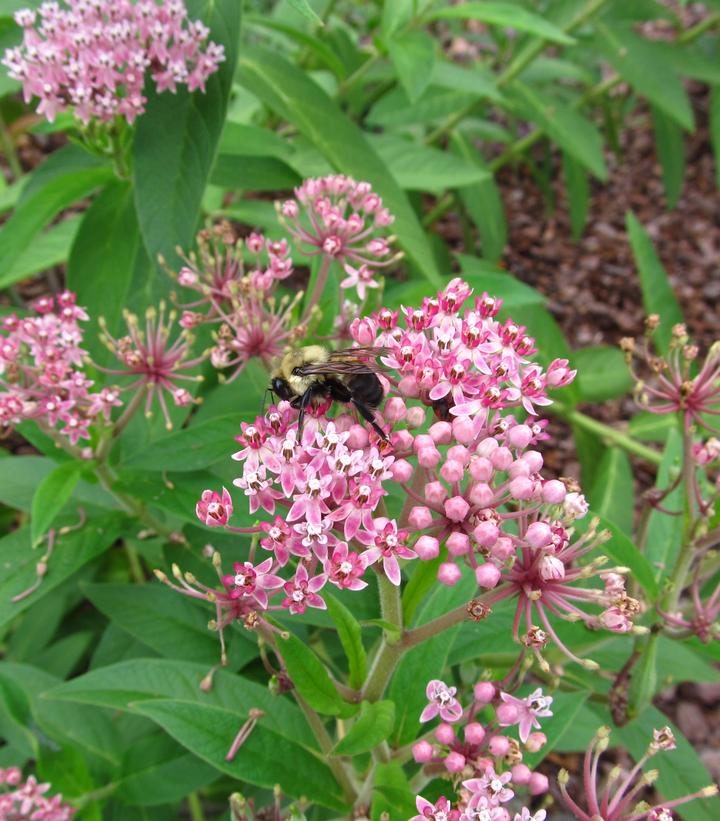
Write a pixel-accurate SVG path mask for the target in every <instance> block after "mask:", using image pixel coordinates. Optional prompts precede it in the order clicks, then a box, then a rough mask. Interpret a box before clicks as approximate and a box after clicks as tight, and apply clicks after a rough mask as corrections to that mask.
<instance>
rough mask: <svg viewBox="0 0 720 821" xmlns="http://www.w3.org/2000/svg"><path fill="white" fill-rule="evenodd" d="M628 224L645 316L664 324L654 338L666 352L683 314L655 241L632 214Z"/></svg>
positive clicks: (630, 212)
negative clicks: (658, 317) (655, 318)
mask: <svg viewBox="0 0 720 821" xmlns="http://www.w3.org/2000/svg"><path fill="white" fill-rule="evenodd" d="M625 224H626V227H627V232H628V238H629V240H630V245H631V247H632V251H633V256H634V257H635V264H636V265H637V267H638V274H639V275H640V287H641V288H642V295H643V305H644V306H645V312H646V313H648V314H658V315H659V316H660V320H661V321H660V325H659V327H658V328H657V330H656V331H655V332H654V334H653V338H654V339H655V343H656V344H657V345H658V346H659V347H660V349H661V350H662V351H667V348H668V345H669V343H670V337H671V336H672V326H673V325H675V323H677V322H683V315H682V311H681V310H680V305H679V304H678V301H677V299H676V297H675V294H674V293H673V290H672V288H671V286H670V283H669V282H668V275H667V273H666V272H665V269H664V268H663V265H662V263H661V262H660V259H659V257H658V255H657V253H656V252H655V249H654V248H653V244H652V241H651V240H650V237H649V236H648V235H647V233H646V232H645V229H644V228H643V227H642V225H641V224H640V222H639V221H638V219H637V217H636V216H635V215H634V214H633V213H632V211H628V212H627V213H626V215H625Z"/></svg>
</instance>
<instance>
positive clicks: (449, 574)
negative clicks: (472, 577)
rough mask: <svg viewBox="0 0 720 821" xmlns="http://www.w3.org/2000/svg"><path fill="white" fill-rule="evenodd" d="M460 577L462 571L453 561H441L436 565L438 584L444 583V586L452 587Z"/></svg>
mask: <svg viewBox="0 0 720 821" xmlns="http://www.w3.org/2000/svg"><path fill="white" fill-rule="evenodd" d="M420 558H422V556H421V557H420ZM461 578H462V571H461V570H460V568H459V567H458V566H457V565H456V564H455V563H454V562H443V563H442V564H441V565H440V567H438V574H437V579H438V581H439V582H440V584H444V585H445V586H446V587H454V586H455V585H456V584H457V583H458V582H459V581H460V579H461Z"/></svg>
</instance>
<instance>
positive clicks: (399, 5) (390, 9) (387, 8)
mask: <svg viewBox="0 0 720 821" xmlns="http://www.w3.org/2000/svg"><path fill="white" fill-rule="evenodd" d="M415 2H416V0H391V1H390V2H385V3H383V9H382V18H381V21H380V25H381V28H382V33H383V36H384V37H390V36H391V35H392V34H393V33H394V32H396V31H398V29H401V28H404V27H405V26H407V24H408V23H409V22H410V21H411V20H412V18H413V15H414V13H415Z"/></svg>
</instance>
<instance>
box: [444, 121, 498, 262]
mask: <svg viewBox="0 0 720 821" xmlns="http://www.w3.org/2000/svg"><path fill="white" fill-rule="evenodd" d="M450 144H451V146H452V149H453V151H454V152H455V153H456V154H457V155H458V156H460V157H463V158H464V159H465V160H467V161H468V162H471V163H473V164H474V165H477V167H478V168H482V169H486V166H485V162H484V160H483V158H482V155H481V154H480V152H479V151H477V150H476V149H475V147H474V146H473V145H472V143H471V142H470V140H469V139H468V138H467V137H466V136H465V135H464V134H461V133H460V132H455V133H454V134H453V135H452V138H451V143H450ZM486 170H487V169H486ZM458 194H459V195H460V199H461V200H462V202H463V205H464V206H465V208H466V209H467V212H468V214H470V216H471V218H472V221H473V222H474V223H475V225H476V226H477V229H478V231H479V232H480V243H481V250H482V255H483V258H484V259H487V260H489V261H490V262H497V261H498V260H499V259H500V258H501V257H502V255H503V252H504V250H505V244H506V243H507V221H506V219H505V206H504V204H503V200H502V197H501V196H500V191H499V190H498V187H497V184H496V183H495V179H494V178H493V176H492V174H490V173H489V172H488V176H487V177H486V178H485V179H484V180H480V181H478V182H476V183H474V184H473V185H463V186H461V187H460V188H458Z"/></svg>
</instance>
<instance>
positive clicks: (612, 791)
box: [558, 727, 718, 821]
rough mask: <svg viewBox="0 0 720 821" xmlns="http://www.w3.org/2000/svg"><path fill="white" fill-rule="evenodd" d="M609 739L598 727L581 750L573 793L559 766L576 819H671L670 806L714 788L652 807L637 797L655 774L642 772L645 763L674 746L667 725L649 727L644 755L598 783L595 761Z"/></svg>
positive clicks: (713, 792) (562, 789)
mask: <svg viewBox="0 0 720 821" xmlns="http://www.w3.org/2000/svg"><path fill="white" fill-rule="evenodd" d="M609 743H610V730H609V728H607V727H601V728H600V730H599V731H598V733H597V735H596V736H595V738H594V739H593V740H592V742H591V743H590V746H589V747H588V750H587V752H586V753H585V765H584V768H583V784H582V789H581V790H580V791H579V795H577V796H576V797H572V796H571V795H570V793H569V791H568V784H569V782H570V776H569V774H568V773H567V771H566V770H561V771H560V775H559V776H558V783H559V785H560V793H561V795H562V799H563V802H564V803H565V805H566V807H567V808H568V809H569V810H570V812H572V814H573V815H574V817H575V818H577V819H578V821H595V819H597V818H602V819H603V821H640V819H643V818H644V819H648V821H672V819H673V814H672V812H671V809H672V808H673V807H677V806H680V805H681V804H687V803H688V801H692V800H693V799H695V798H708V797H710V796H713V795H716V794H717V792H718V789H717V787H716V786H715V785H714V784H713V785H712V786H709V787H706V788H705V789H703V790H699V791H698V792H696V793H693V794H692V795H685V796H683V797H682V798H675V799H673V800H671V801H663V802H662V803H658V804H656V805H655V806H653V807H651V806H648V804H646V803H645V802H644V801H639V795H640V793H641V791H642V790H643V789H645V788H647V787H648V786H650V785H652V784H653V783H654V781H655V780H656V779H657V776H658V773H657V770H650V771H648V772H646V773H643V770H642V768H643V766H644V765H645V763H646V762H647V761H648V760H649V759H650V758H651V757H652V756H654V755H655V754H656V753H658V752H660V751H664V752H668V751H671V750H674V749H675V739H674V738H673V734H672V731H671V730H670V728H669V727H664V728H662V729H661V730H654V731H653V739H652V741H651V742H650V744H649V745H648V748H647V751H646V752H645V755H643V756H642V758H641V759H640V760H639V761H638V762H637V764H636V765H635V766H634V767H633V768H632V770H630V772H629V773H626V774H621V773H619V772H616V771H612V772H611V773H610V776H609V778H608V781H607V783H606V784H605V786H604V787H601V784H600V777H601V776H600V768H599V761H600V756H601V755H602V754H603V753H604V752H605V750H606V749H607V748H608V745H609Z"/></svg>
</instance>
